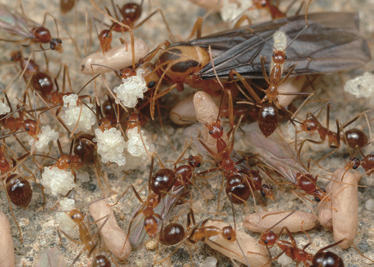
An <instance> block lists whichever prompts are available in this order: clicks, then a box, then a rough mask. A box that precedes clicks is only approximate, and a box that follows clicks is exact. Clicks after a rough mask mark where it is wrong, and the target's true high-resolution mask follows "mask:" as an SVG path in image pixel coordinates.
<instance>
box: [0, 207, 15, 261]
mask: <svg viewBox="0 0 374 267" xmlns="http://www.w3.org/2000/svg"><path fill="white" fill-rule="evenodd" d="M0 236H1V238H0V262H1V264H0V265H1V266H4V267H12V266H14V247H13V240H12V233H11V232H10V225H9V220H8V218H7V216H6V215H5V214H4V213H3V212H2V211H0Z"/></svg>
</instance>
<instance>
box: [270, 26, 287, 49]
mask: <svg viewBox="0 0 374 267" xmlns="http://www.w3.org/2000/svg"><path fill="white" fill-rule="evenodd" d="M273 39H274V49H276V50H278V51H283V50H285V49H286V47H287V36H286V33H285V32H282V31H276V32H275V33H274V36H273Z"/></svg>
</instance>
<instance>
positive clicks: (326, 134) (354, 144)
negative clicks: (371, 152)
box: [297, 105, 369, 160]
mask: <svg viewBox="0 0 374 267" xmlns="http://www.w3.org/2000/svg"><path fill="white" fill-rule="evenodd" d="M329 111H330V106H329V105H328V106H327V119H326V120H327V127H324V126H322V124H321V123H320V122H319V121H318V119H317V118H316V117H315V116H314V115H313V114H312V113H308V114H307V116H306V119H305V120H304V121H303V122H301V125H300V128H301V129H300V130H299V131H297V133H299V132H315V131H317V132H318V134H319V136H320V138H321V140H320V141H315V140H311V139H306V140H303V141H302V142H301V143H300V146H299V150H298V154H300V152H301V149H302V147H303V146H304V144H305V142H310V143H314V144H323V143H324V142H325V141H326V138H327V141H328V144H329V147H331V148H336V149H335V150H333V151H332V152H330V153H329V154H327V155H326V156H324V157H323V158H325V157H327V156H329V155H331V154H332V153H334V152H335V151H336V150H337V149H339V148H340V146H341V141H342V142H343V143H345V144H346V145H347V146H348V147H350V148H353V149H361V148H363V147H364V146H366V145H367V144H368V140H369V139H368V137H367V135H366V134H365V133H364V132H363V131H361V130H359V129H355V128H354V129H350V130H348V131H343V130H344V128H346V127H347V126H348V125H350V124H351V123H353V122H354V121H356V120H357V119H358V118H359V117H360V116H361V114H360V115H358V116H356V117H355V118H353V119H351V120H350V121H348V122H346V123H344V124H343V125H342V126H340V123H339V121H338V120H336V127H337V131H336V132H333V131H331V130H329V121H330V116H329V114H330V113H329ZM323 158H322V159H323ZM322 159H321V160H322Z"/></svg>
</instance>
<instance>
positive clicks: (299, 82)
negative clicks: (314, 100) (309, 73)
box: [278, 76, 306, 107]
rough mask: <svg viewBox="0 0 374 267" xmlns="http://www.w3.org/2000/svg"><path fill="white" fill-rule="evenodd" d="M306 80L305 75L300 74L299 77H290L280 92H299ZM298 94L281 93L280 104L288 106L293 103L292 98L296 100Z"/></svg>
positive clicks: (279, 89)
mask: <svg viewBox="0 0 374 267" xmlns="http://www.w3.org/2000/svg"><path fill="white" fill-rule="evenodd" d="M305 81H306V77H305V76H298V77H290V78H288V79H287V81H285V82H284V83H282V84H281V85H280V86H279V88H278V92H279V93H298V92H300V91H301V89H303V86H304V83H305ZM296 97H297V95H279V96H278V101H279V104H280V105H282V106H283V107H287V106H288V105H289V104H291V102H292V100H294V99H295V98H296Z"/></svg>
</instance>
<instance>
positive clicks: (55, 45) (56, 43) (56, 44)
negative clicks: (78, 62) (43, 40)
mask: <svg viewBox="0 0 374 267" xmlns="http://www.w3.org/2000/svg"><path fill="white" fill-rule="evenodd" d="M49 47H50V48H51V49H52V50H56V51H57V52H59V53H62V52H64V48H63V47H62V40H61V39H58V38H53V39H52V40H51V42H50V43H49Z"/></svg>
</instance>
